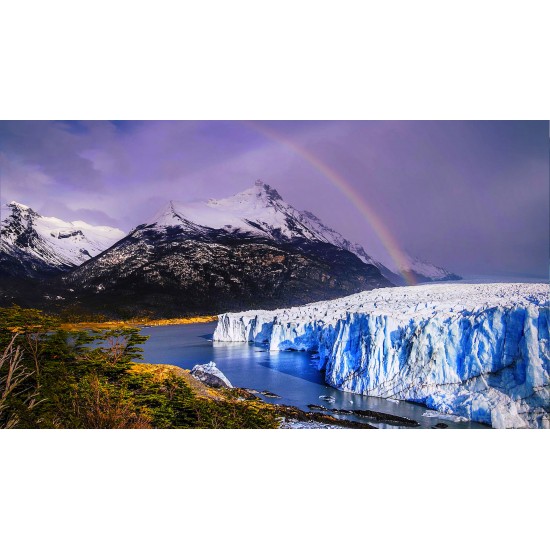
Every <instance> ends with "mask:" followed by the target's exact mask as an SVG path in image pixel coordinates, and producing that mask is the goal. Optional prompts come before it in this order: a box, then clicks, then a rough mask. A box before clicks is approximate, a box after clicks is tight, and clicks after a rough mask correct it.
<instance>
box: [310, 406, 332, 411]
mask: <svg viewBox="0 0 550 550" xmlns="http://www.w3.org/2000/svg"><path fill="white" fill-rule="evenodd" d="M307 408H308V409H311V410H312V411H328V409H327V408H326V407H323V405H313V404H311V405H308V406H307Z"/></svg>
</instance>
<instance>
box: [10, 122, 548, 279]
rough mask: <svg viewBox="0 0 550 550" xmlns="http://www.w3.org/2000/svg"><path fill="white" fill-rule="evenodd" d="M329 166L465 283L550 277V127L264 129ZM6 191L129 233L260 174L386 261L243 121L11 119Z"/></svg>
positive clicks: (303, 165)
mask: <svg viewBox="0 0 550 550" xmlns="http://www.w3.org/2000/svg"><path fill="white" fill-rule="evenodd" d="M258 124H259V125H260V126H262V127H264V128H266V129H268V130H270V131H274V132H276V133H277V134H278V135H281V136H283V137H284V138H285V140H290V141H291V142H293V143H295V144H297V145H298V146H299V147H302V148H305V149H306V150H307V151H308V152H310V153H311V154H313V155H315V156H316V157H318V158H320V159H322V160H323V162H324V163H325V164H327V165H328V166H330V167H331V168H332V169H333V170H334V171H336V172H337V173H338V174H339V175H340V176H341V177H343V178H344V179H345V180H346V181H347V182H348V183H349V184H350V185H352V186H353V187H354V188H355V189H356V190H357V191H358V192H359V193H360V194H361V195H362V196H363V197H364V198H365V199H366V200H367V201H368V202H369V204H370V205H371V207H372V208H373V209H375V210H376V211H377V212H378V214H379V215H380V217H381V218H382V219H383V220H384V223H385V224H386V226H387V227H388V229H389V230H390V232H391V233H392V234H393V235H394V237H395V239H396V241H397V242H398V243H400V245H401V247H402V248H403V249H404V250H405V251H407V252H409V253H411V254H412V255H417V256H420V257H422V258H426V259H428V260H430V261H431V262H433V263H435V264H438V265H442V266H444V267H446V268H448V269H451V270H452V271H455V272H457V273H460V274H463V275H532V276H538V277H544V276H547V274H548V251H549V141H548V138H549V129H548V122H547V121H543V122H338V121H335V122H261V123H258ZM0 162H1V172H0V178H1V179H0V183H1V187H0V193H1V199H2V201H3V202H7V201H9V200H17V201H19V202H22V203H25V204H28V205H30V206H32V207H33V208H35V209H36V210H37V211H39V212H40V213H43V214H45V215H54V216H58V217H60V218H63V219H66V220H75V219H83V220H85V221H88V222H90V223H101V224H109V225H115V226H117V227H120V228H121V229H124V230H129V229H131V228H132V227H134V226H136V225H138V224H140V223H143V222H144V221H147V220H148V219H149V218H150V217H151V216H152V215H153V214H154V213H155V211H156V210H158V209H159V208H160V207H161V206H162V205H163V204H165V203H166V202H167V201H168V200H170V199H175V200H182V201H186V200H192V199H197V198H209V197H224V196H228V195H231V194H234V193H236V192H238V191H241V190H242V189H245V188H246V187H250V186H251V185H252V184H253V183H254V181H255V180H256V179H257V178H261V179H262V180H263V181H265V182H266V183H268V184H270V185H271V186H273V187H275V188H276V189H277V190H278V191H279V192H280V193H281V194H282V196H283V198H284V199H285V200H286V201H287V202H289V203H291V204H292V205H293V206H295V207H297V208H300V209H307V210H310V211H312V212H314V213H315V214H317V215H318V216H319V217H320V218H321V219H322V220H323V221H324V222H325V223H327V225H330V226H332V227H334V228H335V229H337V230H338V231H340V232H341V233H343V234H344V235H345V236H347V237H348V238H350V239H351V240H353V241H356V242H360V243H361V244H363V245H364V246H365V248H366V250H367V251H369V252H372V253H374V254H375V255H379V256H381V257H382V259H383V256H384V251H383V247H382V245H381V243H380V242H379V240H378V238H377V236H376V234H375V233H374V232H373V230H372V228H371V227H370V225H369V223H368V221H367V220H366V219H365V218H363V217H362V216H361V215H360V213H359V212H358V210H357V209H356V208H355V206H354V205H353V203H351V202H350V201H349V199H347V198H346V197H345V196H344V195H343V194H342V193H341V191H339V190H338V189H337V188H336V187H335V186H334V185H333V184H332V183H331V182H330V181H329V180H328V179H327V178H326V176H324V175H323V174H322V173H321V172H319V171H318V170H317V169H316V168H315V167H314V166H312V165H311V163H309V162H308V161H307V160H305V159H304V158H303V157H301V156H300V155H298V154H297V153H296V150H295V149H294V148H293V147H289V146H288V145H287V144H285V143H281V142H278V141H276V140H273V139H271V138H269V137H266V135H265V134H264V133H262V132H259V131H258V130H257V129H255V128H254V127H253V126H251V125H247V124H243V123H239V122H223V121H222V122H215V121H212V122H105V121H95V122H49V121H37V122H33V121H28V122H0Z"/></svg>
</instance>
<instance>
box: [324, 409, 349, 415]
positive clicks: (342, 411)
mask: <svg viewBox="0 0 550 550" xmlns="http://www.w3.org/2000/svg"><path fill="white" fill-rule="evenodd" d="M330 410H331V411H332V412H333V413H336V414H353V411H348V410H347V409H330Z"/></svg>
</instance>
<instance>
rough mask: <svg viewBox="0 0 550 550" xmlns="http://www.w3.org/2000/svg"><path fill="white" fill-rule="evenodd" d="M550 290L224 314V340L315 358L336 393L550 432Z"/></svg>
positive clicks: (427, 295)
mask: <svg viewBox="0 0 550 550" xmlns="http://www.w3.org/2000/svg"><path fill="white" fill-rule="evenodd" d="M549 321H550V302H549V286H548V284H527V283H514V284H510V283H497V284H480V285H474V284H438V285H423V286H417V287H398V288H384V289H377V290H372V291H369V292H362V293H359V294H355V295H352V296H346V297H345V298H340V299H337V300H331V301H324V302H318V303H313V304H309V305H306V306H304V307H295V308H290V309H279V310H274V311H246V312H243V313H227V314H224V315H220V317H219V321H218V326H217V328H216V331H215V333H214V340H217V341H223V342H246V341H251V342H258V343H260V342H262V343H263V342H267V343H269V347H270V349H272V350H288V349H294V350H309V351H316V352H317V353H318V354H319V360H318V368H319V369H322V370H325V380H326V382H327V383H328V384H330V385H331V386H334V387H336V388H339V389H342V390H345V391H349V392H354V393H359V394H363V395H372V396H377V397H385V398H392V399H403V400H409V401H416V402H421V403H424V404H425V405H427V406H428V407H429V408H432V409H435V410H437V411H438V412H439V413H441V414H452V415H458V416H460V417H465V418H467V419H471V420H475V421H478V422H483V423H486V424H490V425H492V426H493V427H496V428H509V427H517V428H523V427H531V428H550V386H549V382H550V347H549V343H550V337H549Z"/></svg>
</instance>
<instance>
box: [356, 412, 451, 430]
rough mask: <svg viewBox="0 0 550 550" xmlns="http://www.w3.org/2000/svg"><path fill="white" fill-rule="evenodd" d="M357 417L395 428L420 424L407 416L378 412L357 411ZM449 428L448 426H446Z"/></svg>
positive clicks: (414, 426) (415, 426)
mask: <svg viewBox="0 0 550 550" xmlns="http://www.w3.org/2000/svg"><path fill="white" fill-rule="evenodd" d="M352 413H353V414H354V415H355V416H360V417H362V418H371V419H372V420H376V421H377V422H384V424H393V425H394V426H407V427H409V428H417V427H418V426H420V424H419V423H418V422H417V421H416V420H412V419H411V418H407V417H406V416H397V415H395V414H388V413H383V412H378V411H369V410H367V409H365V410H356V411H352ZM445 427H447V426H445Z"/></svg>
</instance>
